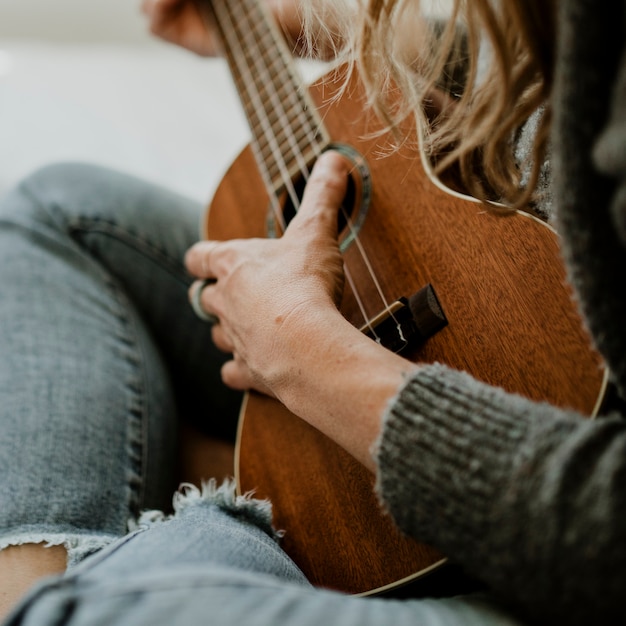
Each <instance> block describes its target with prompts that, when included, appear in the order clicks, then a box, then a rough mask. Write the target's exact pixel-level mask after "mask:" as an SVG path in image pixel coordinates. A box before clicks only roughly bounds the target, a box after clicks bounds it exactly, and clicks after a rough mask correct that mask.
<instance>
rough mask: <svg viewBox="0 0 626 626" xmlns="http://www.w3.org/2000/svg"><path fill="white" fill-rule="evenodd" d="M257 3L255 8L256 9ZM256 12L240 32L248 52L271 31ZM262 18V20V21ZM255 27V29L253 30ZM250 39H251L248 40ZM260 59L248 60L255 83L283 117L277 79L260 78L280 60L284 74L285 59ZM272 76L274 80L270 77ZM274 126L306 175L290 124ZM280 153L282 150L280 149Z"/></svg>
mask: <svg viewBox="0 0 626 626" xmlns="http://www.w3.org/2000/svg"><path fill="white" fill-rule="evenodd" d="M258 8H259V7H258V5H257V9H258ZM257 13H258V14H259V19H257V20H253V19H252V11H250V12H249V13H248V14H247V16H246V18H247V22H248V25H249V26H250V29H249V30H248V32H247V33H245V34H242V35H241V37H242V40H243V41H244V44H245V43H246V42H247V43H248V45H247V46H246V45H244V50H245V49H247V50H248V51H249V52H250V50H251V49H252V48H253V46H256V48H257V49H261V50H263V46H262V45H261V44H262V41H263V35H264V34H269V35H271V34H272V33H271V31H270V30H269V28H270V26H269V24H268V23H267V20H265V19H264V18H265V15H264V14H263V13H262V12H261V11H257ZM262 20H263V21H262ZM261 23H262V24H263V25H264V26H265V27H266V28H265V29H264V31H262V32H261V34H260V35H259V34H258V33H259V24H261ZM255 27H256V30H255ZM251 39H252V41H250V40H251ZM275 47H276V42H275V41H274V37H272V48H273V49H275ZM278 51H279V53H280V52H281V51H282V47H281V48H279V50H278ZM248 57H250V53H248ZM268 58H269V59H270V61H268ZM260 61H261V60H260V59H259V58H258V57H255V58H250V62H251V63H252V64H253V66H254V67H255V69H256V70H257V74H256V77H255V80H256V81H257V83H258V84H259V85H260V88H259V93H260V94H265V95H266V96H267V97H268V99H269V101H270V102H271V103H272V105H273V108H274V111H276V112H278V111H282V113H283V115H282V117H283V118H285V117H287V116H286V111H285V106H284V101H283V100H282V99H281V98H280V95H279V94H278V90H277V89H276V85H277V81H276V80H275V78H276V77H275V76H274V77H272V76H271V74H269V77H268V78H266V81H265V82H263V81H262V79H263V77H267V76H268V67H269V64H270V63H272V62H278V61H281V68H280V72H279V73H278V74H277V75H278V76H285V73H286V70H287V63H285V59H283V58H281V56H279V55H276V54H273V55H270V56H269V57H268V56H267V55H266V56H265V58H264V59H263V61H265V63H262V62H260ZM287 75H288V77H289V81H288V82H291V83H293V76H291V75H290V74H289V73H287ZM272 78H274V80H273V79H272ZM293 91H295V85H294V86H292V92H293ZM287 120H289V118H288V117H287ZM273 128H274V132H275V133H276V134H277V135H278V134H282V135H284V136H286V138H287V140H288V143H289V145H290V150H291V153H292V154H294V155H295V157H296V159H298V160H299V161H300V167H301V171H302V173H303V175H305V176H306V175H307V166H308V164H307V163H304V162H303V161H302V157H301V152H300V146H299V145H298V144H297V142H295V139H294V138H293V135H292V134H290V132H291V125H290V124H289V121H287V123H286V124H283V125H282V126H281V127H280V133H279V132H277V131H276V127H275V125H274V126H273ZM281 155H282V151H281ZM292 201H293V202H294V206H297V205H298V203H297V202H296V200H295V199H294V198H292Z"/></svg>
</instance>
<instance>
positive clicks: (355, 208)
mask: <svg viewBox="0 0 626 626" xmlns="http://www.w3.org/2000/svg"><path fill="white" fill-rule="evenodd" d="M203 6H204V5H203ZM205 8H206V9H207V10H209V11H210V19H211V22H212V24H213V25H214V26H216V27H217V30H218V32H219V34H220V37H221V39H222V43H223V49H224V53H225V56H226V59H227V61H228V63H229V66H230V70H231V73H232V76H233V79H234V82H235V85H236V87H237V90H238V92H239V96H240V99H241V103H242V105H243V108H244V110H245V113H246V116H247V119H248V121H249V125H250V129H251V133H252V140H251V143H250V145H249V146H247V147H246V148H245V149H244V150H243V152H242V153H241V154H240V155H239V156H238V158H237V159H236V160H235V161H234V162H233V164H232V165H231V167H230V169H229V170H228V172H227V173H226V175H225V177H224V178H223V180H222V182H221V183H220V185H219V186H218V188H217V190H216V193H215V195H214V197H213V200H212V202H211V204H210V206H209V209H208V211H207V214H206V218H205V223H204V229H205V233H204V234H205V236H207V237H210V238H211V239H220V240H225V239H231V238H242V237H244V238H246V237H268V236H269V237H275V236H280V234H281V233H282V231H283V229H284V228H285V225H286V224H288V222H289V219H290V217H291V216H293V214H294V212H295V211H296V210H297V207H298V203H299V198H300V197H301V194H302V189H303V186H304V184H305V183H306V179H307V177H308V174H309V172H310V169H311V167H312V164H313V163H314V161H315V159H316V158H317V157H318V156H319V155H320V154H321V153H322V152H323V151H324V150H327V149H328V148H333V149H335V150H338V151H340V152H341V153H342V154H343V155H344V156H345V158H346V159H348V160H349V161H350V163H351V165H352V173H351V183H350V185H349V187H350V193H349V196H350V199H349V201H347V202H346V203H345V204H346V207H345V210H344V214H345V215H344V218H343V221H342V224H341V225H340V231H341V234H340V242H341V249H342V252H343V256H344V260H345V267H346V275H347V279H348V280H347V286H346V290H345V294H344V297H343V301H342V303H341V311H342V313H343V314H344V315H345V316H346V318H347V319H349V320H350V321H351V322H352V323H353V324H355V325H356V326H358V327H361V328H363V330H364V332H367V333H368V334H369V335H370V336H371V337H372V340H375V341H380V342H381V343H382V344H383V345H385V346H387V347H388V348H389V349H393V350H396V351H399V352H401V353H402V354H403V355H404V356H406V357H407V358H408V359H411V360H412V361H414V362H417V361H420V362H424V363H431V362H434V361H439V362H442V363H445V364H447V365H449V366H450V367H453V368H457V369H460V370H465V371H467V372H469V373H470V374H472V375H473V376H474V377H476V378H477V379H480V380H483V381H485V382H487V383H490V384H492V385H497V386H500V387H503V388H504V389H506V390H507V391H510V392H516V393H519V394H522V395H524V396H527V397H529V398H531V399H533V400H538V401H548V402H550V403H553V404H555V405H557V406H561V407H570V408H573V409H576V410H578V411H580V412H582V413H583V414H585V415H593V414H595V412H596V411H597V410H598V406H599V403H600V401H601V399H602V396H603V393H604V390H605V386H606V380H607V374H606V371H605V369H604V368H603V365H602V362H601V360H600V358H599V356H598V355H597V354H596V353H595V352H594V351H593V350H592V348H591V344H590V340H589V337H588V335H587V334H586V332H585V330H584V329H583V326H582V324H581V320H580V318H579V315H578V313H577V311H576V308H575V306H574V304H573V302H572V296H571V293H570V290H569V288H568V287H567V284H566V278H565V273H564V268H563V265H562V262H561V258H560V255H559V245H558V239H557V236H556V235H555V233H554V231H553V230H552V229H551V228H550V227H548V226H547V225H546V224H545V223H543V222H541V221H539V220H537V219H535V218H533V217H532V216H530V215H529V214H528V213H525V212H519V211H518V212H508V213H504V212H498V211H495V210H491V209H488V208H487V207H486V206H485V205H484V204H482V203H479V202H476V201H474V200H473V199H472V198H469V197H466V196H463V195H461V194H459V193H456V192H453V191H450V190H449V189H447V188H445V187H444V186H443V185H442V184H441V183H440V182H439V181H438V180H437V179H436V178H435V177H434V176H432V175H431V172H430V170H429V167H428V164H427V162H426V160H425V159H424V157H423V155H422V151H421V150H419V146H417V145H416V146H412V145H409V144H408V143H407V144H406V145H403V146H402V147H401V148H399V149H395V150H391V149H390V148H391V146H392V143H393V138H392V137H391V136H390V135H389V133H387V132H385V129H384V128H383V126H382V125H381V123H380V121H379V120H378V119H377V118H376V116H375V115H374V114H373V113H372V112H371V111H370V110H368V108H367V106H366V99H365V95H364V91H363V88H362V85H361V84H360V81H359V78H358V76H357V75H356V73H351V74H349V75H347V74H346V72H345V68H335V69H333V70H331V71H329V72H328V74H327V75H325V76H324V77H323V78H322V79H321V80H319V81H317V82H316V83H315V84H313V85H312V86H311V87H309V88H303V86H302V84H301V80H300V78H299V76H298V73H297V71H296V69H295V66H294V63H293V60H292V56H291V53H290V51H289V50H288V48H287V46H286V44H285V42H284V40H283V38H282V36H281V35H280V34H279V32H278V29H277V27H276V25H275V24H274V23H273V21H272V18H271V17H270V16H269V15H268V14H267V13H266V12H265V9H264V8H263V7H262V6H261V5H260V4H259V2H258V1H257V0H212V2H211V4H210V7H205ZM418 134H419V133H417V132H415V131H414V136H416V137H417V136H418ZM251 314H253V311H251ZM336 349H337V350H338V351H340V350H341V345H338V346H337V347H336ZM372 375H373V376H375V372H373V373H372ZM235 474H236V480H237V485H238V490H239V492H240V493H245V492H248V491H254V492H255V494H256V496H257V497H260V498H269V499H270V500H271V501H272V503H273V509H274V523H275V526H276V527H277V528H279V529H284V530H285V535H284V538H283V540H282V546H283V548H284V549H285V551H286V552H287V553H288V554H289V555H290V556H291V558H293V559H294V561H295V562H296V563H297V564H298V565H299V567H300V568H301V569H302V570H303V572H304V573H305V574H306V575H307V577H308V578H309V580H310V581H311V582H312V583H313V584H315V585H318V586H322V587H327V588H332V589H337V590H341V591H345V592H348V593H353V594H367V593H374V592H379V591H383V590H386V589H389V588H393V587H395V586H398V585H402V584H404V583H406V582H407V581H410V580H414V579H417V578H419V577H422V576H425V575H426V574H428V573H429V572H431V571H433V570H435V569H437V568H438V567H440V566H441V565H442V564H443V563H445V562H446V558H445V556H444V555H442V554H440V553H439V552H438V551H437V550H435V549H434V548H432V547H430V546H428V545H424V544H422V543H420V542H418V541H416V540H414V539H412V538H408V537H406V536H404V535H403V534H401V533H400V532H399V531H398V530H397V529H396V527H395V526H394V525H393V523H392V522H391V520H390V519H389V517H388V516H386V515H385V514H384V513H383V512H382V511H381V508H380V505H379V503H378V501H377V498H376V496H375V494H374V489H373V483H374V478H373V476H372V475H371V474H370V473H369V472H368V471H367V470H365V469H364V468H363V467H362V466H361V465H360V464H359V463H358V462H356V461H355V460H354V459H353V458H352V457H351V456H350V455H348V454H347V453H346V452H345V451H344V450H343V449H341V448H340V447H339V446H337V445H336V444H335V443H334V442H332V441H330V440H329V439H328V438H326V437H325V436H324V435H322V434H321V433H320V432H318V431H317V430H315V429H314V428H312V427H311V426H309V425H308V424H306V423H305V422H303V421H302V420H300V419H298V418H297V417H295V416H294V415H292V414H290V412H289V411H288V410H287V409H285V407H284V406H282V405H281V404H280V403H279V402H278V401H276V400H274V399H272V398H268V397H265V396H263V395H261V394H258V393H255V392H250V393H248V394H246V396H245V400H244V403H243V406H242V409H241V417H240V424H239V432H238V440H237V446H236V468H235Z"/></svg>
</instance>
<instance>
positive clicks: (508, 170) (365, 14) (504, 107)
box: [304, 0, 556, 207]
mask: <svg viewBox="0 0 626 626" xmlns="http://www.w3.org/2000/svg"><path fill="white" fill-rule="evenodd" d="M555 2H556V0H501V1H499V0H453V6H452V9H451V12H450V14H449V15H447V16H446V17H447V19H446V21H445V22H436V21H433V20H425V19H424V12H425V11H424V8H423V6H422V2H421V0H354V1H351V0H312V4H309V5H308V9H306V10H305V11H304V12H305V24H306V25H307V28H306V31H307V33H308V37H309V46H311V47H316V46H317V47H319V46H318V39H319V38H321V39H323V40H324V41H325V42H326V43H327V42H329V41H330V42H334V43H336V42H338V41H340V42H341V48H340V49H338V50H336V52H337V53H338V56H339V58H340V59H344V60H347V61H349V62H350V63H351V64H352V66H353V67H355V68H356V69H357V70H358V71H359V73H360V76H361V78H362V80H363V82H364V84H365V86H366V90H367V93H368V95H369V100H370V104H371V105H372V107H374V109H375V110H376V111H377V112H378V114H379V115H380V116H381V117H382V118H383V119H384V120H386V121H387V122H388V124H389V126H390V127H392V128H398V127H399V125H400V123H401V122H402V120H403V119H404V118H405V117H406V116H407V115H409V114H417V115H418V116H419V117H420V118H421V119H420V122H419V127H420V128H421V129H422V130H424V129H426V132H425V133H424V137H423V145H424V147H425V149H426V150H427V152H428V154H429V155H431V156H432V157H433V158H434V160H435V163H436V169H437V171H440V172H441V171H444V170H446V169H449V168H450V167H451V166H454V168H456V170H457V171H458V174H459V175H460V178H461V181H462V184H463V186H464V187H465V189H466V191H467V192H468V193H470V194H471V195H473V196H475V197H477V198H479V199H482V200H498V201H500V202H504V203H505V204H507V205H509V206H512V207H520V206H522V205H525V204H526V203H527V202H528V201H529V199H530V198H531V197H532V193H533V191H534V189H535V186H536V183H537V180H538V176H539V172H540V168H541V165H542V163H543V160H544V155H545V150H546V145H547V140H548V134H549V133H548V130H549V123H550V106H549V100H548V96H549V92H550V87H551V81H552V41H553V33H554V11H555ZM433 24H435V25H436V27H434V28H433V27H432V25H433ZM442 24H443V25H442ZM407 25H408V26H407ZM407 30H409V31H411V30H414V32H413V33H412V36H411V32H409V33H407ZM403 38H404V41H399V40H402V39H403ZM416 40H418V41H419V45H418V46H417V47H414V48H411V46H410V42H415V41H416ZM405 44H409V45H408V47H407V45H405ZM485 47H486V48H487V49H488V50H489V54H487V55H483V51H484V50H485ZM485 56H486V59H487V60H486V62H485V63H484V64H483V63H482V60H483V59H484V58H485ZM483 65H484V67H483ZM458 67H463V68H464V71H465V80H464V86H463V88H457V86H456V85H457V84H456V82H455V81H454V80H453V79H452V75H453V74H454V69H455V68H458ZM392 84H393V85H395V86H397V88H398V89H399V90H400V91H401V93H402V98H401V99H400V100H399V101H398V99H394V95H393V94H394V93H395V92H396V91H397V90H394V89H390V85H392ZM435 87H439V88H441V87H443V88H444V89H446V88H447V90H448V91H449V92H451V99H450V102H451V104H449V105H447V106H445V107H444V108H443V109H442V110H441V111H440V112H439V114H438V115H436V116H435V117H434V118H432V117H431V118H430V119H426V113H425V106H424V104H425V103H426V102H427V100H428V94H429V93H432V89H433V88H435ZM542 105H543V107H545V110H544V113H543V115H542V116H541V119H540V122H539V126H538V128H537V132H536V135H535V143H534V149H533V156H532V162H531V163H529V164H528V166H529V171H530V175H529V176H528V180H527V181H526V183H525V184H524V185H523V184H522V173H521V170H520V167H519V163H517V160H516V158H515V142H514V138H515V135H516V133H518V132H519V131H520V129H521V127H522V126H523V124H524V123H525V121H526V120H527V119H528V118H529V116H530V115H531V114H532V113H533V112H534V111H536V110H537V109H538V108H539V107H541V106H542Z"/></svg>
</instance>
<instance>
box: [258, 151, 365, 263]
mask: <svg viewBox="0 0 626 626" xmlns="http://www.w3.org/2000/svg"><path fill="white" fill-rule="evenodd" d="M329 148H331V149H333V150H335V151H337V152H339V153H341V154H342V155H343V156H344V157H345V158H346V159H348V161H350V163H352V166H353V167H352V169H351V172H350V176H349V178H348V185H347V189H346V195H345V198H344V200H343V202H342V207H341V209H340V211H339V213H338V217H337V232H338V234H339V246H340V249H341V251H342V252H345V251H346V250H347V249H348V247H349V246H350V244H351V243H352V242H353V241H354V239H355V238H356V237H357V235H358V234H359V231H360V230H361V227H362V225H363V222H364V221H365V217H366V215H367V211H368V209H369V205H370V201H371V196H372V188H371V186H372V183H371V176H370V171H369V167H368V166H367V162H366V161H365V159H364V158H363V156H361V154H360V153H359V152H357V151H356V150H355V149H354V148H352V146H348V145H346V144H331V145H330V146H329ZM305 186H306V181H305V179H304V178H299V179H297V180H296V181H295V182H294V184H293V189H294V192H295V198H293V197H292V195H293V194H288V193H284V198H285V199H284V202H283V203H282V221H283V224H284V226H285V227H286V226H288V225H289V223H290V222H291V220H292V219H293V218H294V217H295V215H296V212H297V210H298V207H299V205H300V202H301V200H302V196H303V195H304V188H305ZM294 199H295V202H294ZM276 222H277V220H276V217H275V215H274V214H273V211H272V210H270V211H269V212H268V219H267V230H268V236H270V237H278V236H279V234H280V233H281V231H282V228H280V227H279V226H278V225H277V223H276Z"/></svg>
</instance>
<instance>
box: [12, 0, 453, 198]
mask: <svg viewBox="0 0 626 626" xmlns="http://www.w3.org/2000/svg"><path fill="white" fill-rule="evenodd" d="M434 1H435V2H439V3H441V2H444V3H445V2H447V1H448V0H434ZM301 69H302V70H303V73H304V75H305V77H306V78H311V77H312V76H315V75H316V74H317V73H319V67H318V66H311V65H309V64H306V65H301ZM248 136H249V135H248V131H247V127H246V123H245V120H244V118H243V115H242V113H241V110H240V108H239V104H238V100H237V96H236V94H235V92H234V89H233V87H232V85H231V82H230V77H229V75H228V72H227V69H226V67H225V64H224V62H223V61H222V60H220V59H208V60H207V59H200V58H198V57H195V56H194V55H192V54H191V53H188V52H185V51H183V50H180V49H178V48H175V47H174V46H170V45H168V44H165V43H161V42H158V41H156V40H154V39H153V38H152V37H151V36H150V35H149V34H148V33H147V32H146V29H145V24H144V19H143V17H142V16H141V13H140V0H0V193H3V192H4V191H5V190H6V189H7V188H9V187H10V186H11V185H13V184H14V183H15V182H16V181H17V180H18V179H19V178H21V177H22V176H24V175H26V174H27V173H28V172H30V171H32V170H33V169H35V168H37V167H39V166H41V165H44V164H46V163H50V162H53V161H67V160H80V161H90V162H95V163H100V164H103V165H108V166H112V167H116V168H118V169H122V170H124V171H127V172H130V173H133V174H136V175H139V176H142V177H144V178H148V179H149V180H152V181H154V182H158V183H161V184H164V185H166V186H169V187H171V188H174V189H175V190H177V191H180V192H181V193H184V194H187V195H190V196H192V197H195V198H197V199H199V200H201V201H203V202H206V201H208V199H209V198H210V197H211V194H212V193H213V190H214V188H215V186H216V184H217V183H218V182H219V180H220V178H221V177H222V175H223V173H224V171H225V169H226V167H227V166H228V164H229V163H230V162H231V161H232V159H233V158H234V157H235V156H236V155H237V153H238V152H239V150H240V149H241V148H243V147H244V146H245V144H246V143H247V141H248Z"/></svg>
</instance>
